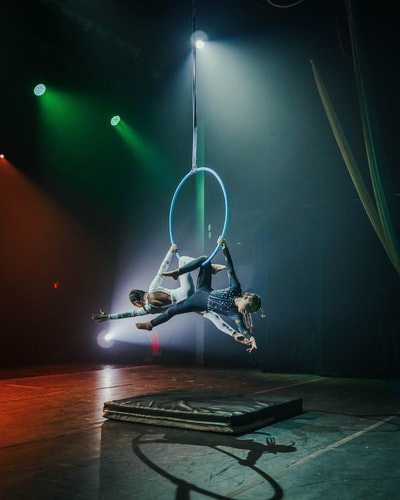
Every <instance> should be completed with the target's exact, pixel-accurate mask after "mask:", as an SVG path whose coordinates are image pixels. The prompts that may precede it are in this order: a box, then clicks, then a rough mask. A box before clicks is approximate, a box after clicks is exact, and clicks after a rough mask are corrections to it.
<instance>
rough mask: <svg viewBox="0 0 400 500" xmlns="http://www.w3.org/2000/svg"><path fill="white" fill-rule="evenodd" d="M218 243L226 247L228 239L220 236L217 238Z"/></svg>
mask: <svg viewBox="0 0 400 500" xmlns="http://www.w3.org/2000/svg"><path fill="white" fill-rule="evenodd" d="M217 243H218V245H221V247H222V248H225V247H226V241H225V240H224V239H223V238H222V237H221V236H220V237H219V238H218V240H217Z"/></svg>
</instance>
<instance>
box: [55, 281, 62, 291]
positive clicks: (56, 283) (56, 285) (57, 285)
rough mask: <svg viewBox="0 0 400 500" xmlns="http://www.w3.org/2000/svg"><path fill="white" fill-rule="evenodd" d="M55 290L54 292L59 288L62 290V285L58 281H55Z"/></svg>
mask: <svg viewBox="0 0 400 500" xmlns="http://www.w3.org/2000/svg"><path fill="white" fill-rule="evenodd" d="M53 288H54V290H57V289H58V288H60V283H59V282H58V281H55V282H54V283H53Z"/></svg>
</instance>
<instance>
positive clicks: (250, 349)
mask: <svg viewBox="0 0 400 500" xmlns="http://www.w3.org/2000/svg"><path fill="white" fill-rule="evenodd" d="M247 342H248V345H249V347H248V348H247V349H246V351H247V352H253V351H254V349H257V344H256V339H255V338H254V337H250V338H249V340H248V341H247Z"/></svg>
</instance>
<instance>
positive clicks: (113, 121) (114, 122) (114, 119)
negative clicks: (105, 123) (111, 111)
mask: <svg viewBox="0 0 400 500" xmlns="http://www.w3.org/2000/svg"><path fill="white" fill-rule="evenodd" d="M120 121H121V117H120V116H118V115H115V116H113V117H112V118H111V121H110V123H111V125H112V126H113V127H116V126H117V125H118V123H119V122H120Z"/></svg>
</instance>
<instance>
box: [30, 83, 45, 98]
mask: <svg viewBox="0 0 400 500" xmlns="http://www.w3.org/2000/svg"><path fill="white" fill-rule="evenodd" d="M45 92H46V85H44V84H43V83H39V84H38V85H36V87H35V88H34V89H33V93H34V94H35V95H36V96H38V97H39V96H41V95H43V94H44V93H45Z"/></svg>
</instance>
